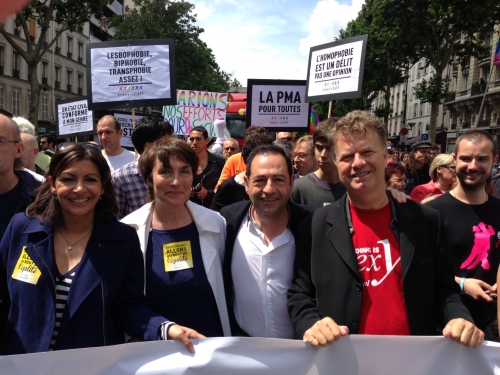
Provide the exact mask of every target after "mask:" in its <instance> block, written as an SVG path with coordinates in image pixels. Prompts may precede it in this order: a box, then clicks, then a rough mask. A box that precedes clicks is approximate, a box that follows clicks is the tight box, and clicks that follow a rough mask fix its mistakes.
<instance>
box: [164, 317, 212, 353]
mask: <svg viewBox="0 0 500 375" xmlns="http://www.w3.org/2000/svg"><path fill="white" fill-rule="evenodd" d="M205 338H206V337H205V336H203V335H202V334H201V333H198V332H196V331H195V330H194V329H191V328H187V327H183V326H180V325H178V324H174V325H173V326H171V327H170V328H169V329H168V339H169V340H175V341H179V342H181V343H183V344H184V346H185V347H186V349H187V350H189V352H190V353H194V345H193V342H192V341H191V340H190V339H205Z"/></svg>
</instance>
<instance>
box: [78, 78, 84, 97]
mask: <svg viewBox="0 0 500 375" xmlns="http://www.w3.org/2000/svg"><path fill="white" fill-rule="evenodd" d="M78 90H83V75H82V74H78ZM79 94H82V93H81V92H80V93H79Z"/></svg>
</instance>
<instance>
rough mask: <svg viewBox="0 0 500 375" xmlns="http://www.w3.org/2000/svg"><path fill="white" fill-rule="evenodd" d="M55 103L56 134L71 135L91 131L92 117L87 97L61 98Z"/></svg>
mask: <svg viewBox="0 0 500 375" xmlns="http://www.w3.org/2000/svg"><path fill="white" fill-rule="evenodd" d="M56 105H57V125H58V126H57V130H58V131H57V136H60V137H62V136H72V135H78V134H82V133H87V132H93V129H94V118H93V115H92V111H91V110H89V109H88V103H87V99H83V100H76V101H75V100H74V99H73V101H71V100H62V101H58V102H57V103H56Z"/></svg>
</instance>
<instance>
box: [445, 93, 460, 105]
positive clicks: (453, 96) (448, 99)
mask: <svg viewBox="0 0 500 375" xmlns="http://www.w3.org/2000/svg"><path fill="white" fill-rule="evenodd" d="M456 94H457V93H456V92H450V95H448V97H447V98H446V99H445V100H444V102H445V103H448V102H452V101H454V100H455V96H456Z"/></svg>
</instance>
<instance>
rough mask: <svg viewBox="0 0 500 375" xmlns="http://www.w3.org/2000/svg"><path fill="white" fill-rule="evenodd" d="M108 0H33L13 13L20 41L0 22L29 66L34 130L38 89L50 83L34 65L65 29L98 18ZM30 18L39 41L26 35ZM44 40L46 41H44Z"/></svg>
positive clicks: (45, 87)
mask: <svg viewBox="0 0 500 375" xmlns="http://www.w3.org/2000/svg"><path fill="white" fill-rule="evenodd" d="M107 2H108V0H33V1H32V2H31V3H30V4H29V6H28V7H26V8H25V9H24V10H23V11H21V12H20V13H19V14H17V15H16V17H15V20H14V22H15V24H16V26H17V27H20V28H21V29H22V30H23V33H24V37H25V41H24V42H23V43H19V42H18V41H17V40H16V39H14V38H12V36H11V34H10V33H8V32H7V31H6V30H5V28H4V25H3V24H2V25H0V33H1V34H2V35H3V36H4V37H5V39H6V40H7V42H8V43H9V44H10V45H12V47H13V48H14V50H15V51H16V52H17V53H18V54H19V55H20V56H21V57H22V58H23V59H24V61H26V63H27V65H28V81H29V83H30V86H31V107H30V109H29V120H30V121H31V122H32V123H33V124H34V125H35V128H36V130H38V129H37V128H38V107H39V102H40V91H42V90H50V89H51V87H50V86H48V85H42V84H40V82H39V81H38V73H37V66H38V64H39V63H40V61H41V59H42V56H43V55H44V54H45V53H47V52H49V49H50V48H51V47H52V45H53V44H54V43H55V41H56V39H57V38H59V36H60V35H61V34H62V33H63V32H65V31H66V30H69V31H77V30H79V29H80V28H81V27H82V26H83V25H84V24H85V23H86V22H88V21H89V19H90V16H91V15H92V14H93V15H95V17H96V18H98V19H99V18H100V17H101V16H102V13H103V8H104V6H105V5H106V3H107ZM30 18H33V19H35V20H36V23H37V25H38V26H39V28H40V35H39V37H38V40H32V39H31V38H30V36H29V35H30V34H29V22H30ZM51 21H55V22H56V23H57V24H58V30H57V32H55V33H54V36H53V38H52V39H51V38H50V36H51V35H52V33H49V32H48V31H49V29H50V25H51V23H50V22H51ZM45 42H47V44H44V43H45Z"/></svg>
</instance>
